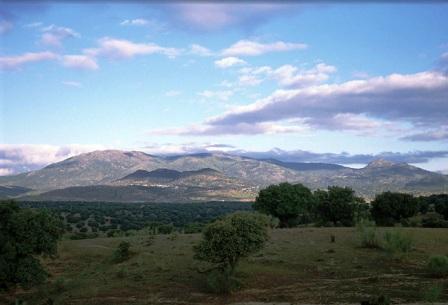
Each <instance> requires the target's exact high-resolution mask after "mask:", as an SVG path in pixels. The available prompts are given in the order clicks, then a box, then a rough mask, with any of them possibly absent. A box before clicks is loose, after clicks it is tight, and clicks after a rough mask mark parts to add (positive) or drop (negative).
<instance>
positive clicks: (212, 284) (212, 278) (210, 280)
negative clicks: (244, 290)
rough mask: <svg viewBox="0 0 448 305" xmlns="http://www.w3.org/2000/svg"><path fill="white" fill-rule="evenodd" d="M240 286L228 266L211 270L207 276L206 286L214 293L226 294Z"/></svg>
mask: <svg viewBox="0 0 448 305" xmlns="http://www.w3.org/2000/svg"><path fill="white" fill-rule="evenodd" d="M239 287H240V281H238V279H236V278H235V277H234V276H233V274H232V272H231V270H230V268H227V269H225V270H218V269H214V270H212V271H211V272H210V273H209V274H208V276H207V288H208V289H209V290H210V292H213V293H216V294H228V293H230V292H231V291H232V290H236V289H238V288H239Z"/></svg>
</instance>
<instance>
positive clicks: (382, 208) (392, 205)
mask: <svg viewBox="0 0 448 305" xmlns="http://www.w3.org/2000/svg"><path fill="white" fill-rule="evenodd" d="M418 210H419V201H418V199H417V198H415V197H414V196H412V195H411V194H404V193H392V192H384V193H381V194H379V195H376V197H375V200H374V201H372V209H371V214H372V217H373V219H374V220H375V222H376V223H377V225H382V226H392V225H394V224H395V223H398V222H400V221H401V220H403V219H405V218H409V217H412V216H414V215H416V214H417V212H418Z"/></svg>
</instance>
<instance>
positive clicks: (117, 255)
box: [112, 241, 131, 263]
mask: <svg viewBox="0 0 448 305" xmlns="http://www.w3.org/2000/svg"><path fill="white" fill-rule="evenodd" d="M130 247H131V244H130V243H128V242H126V241H122V242H120V244H118V247H117V249H116V250H115V251H114V253H113V256H112V262H114V263H121V262H124V261H126V260H128V259H129V257H130V256H131V253H130V252H129V248H130Z"/></svg>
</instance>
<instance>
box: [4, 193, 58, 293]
mask: <svg viewBox="0 0 448 305" xmlns="http://www.w3.org/2000/svg"><path fill="white" fill-rule="evenodd" d="M62 233H63V225H62V222H61V221H60V219H58V218H56V217H53V216H52V215H50V214H49V213H48V212H46V211H36V210H31V209H20V208H19V206H18V205H17V204H16V203H15V202H13V201H3V202H0V289H1V290H8V289H12V288H15V287H16V286H17V285H21V286H22V287H23V288H29V287H31V286H33V285H35V284H39V283H42V282H43V281H45V279H46V277H47V276H48V274H47V272H46V271H45V270H44V269H43V267H42V265H41V264H40V262H39V259H38V257H39V256H50V257H52V256H54V255H55V254H56V252H57V242H58V240H59V238H60V237H61V235H62Z"/></svg>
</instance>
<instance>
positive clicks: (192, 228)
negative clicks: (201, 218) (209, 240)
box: [184, 222, 204, 234]
mask: <svg viewBox="0 0 448 305" xmlns="http://www.w3.org/2000/svg"><path fill="white" fill-rule="evenodd" d="M203 229H204V225H203V224H201V223H197V222H193V223H190V224H188V225H186V226H185V229H184V233H185V234H192V233H201V232H202V230H203Z"/></svg>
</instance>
